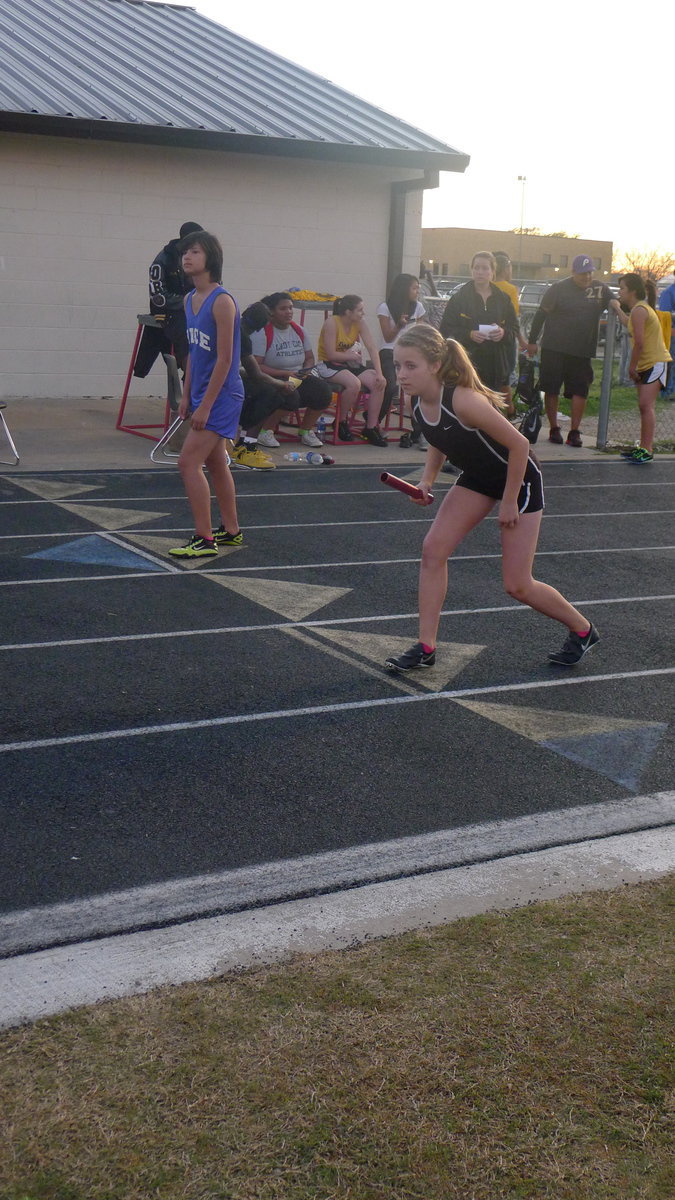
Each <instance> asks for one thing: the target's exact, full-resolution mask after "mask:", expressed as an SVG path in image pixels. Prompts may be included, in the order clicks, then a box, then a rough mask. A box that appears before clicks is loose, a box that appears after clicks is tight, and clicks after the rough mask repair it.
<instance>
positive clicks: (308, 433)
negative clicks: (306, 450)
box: [300, 429, 323, 448]
mask: <svg viewBox="0 0 675 1200" xmlns="http://www.w3.org/2000/svg"><path fill="white" fill-rule="evenodd" d="M300 441H301V442H302V444H303V446H313V447H314V448H316V447H317V446H323V442H322V441H321V438H320V437H317V436H316V434H315V432H314V430H313V429H307V430H305V432H304V433H302V434H301V435H300Z"/></svg>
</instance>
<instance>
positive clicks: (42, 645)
mask: <svg viewBox="0 0 675 1200" xmlns="http://www.w3.org/2000/svg"><path fill="white" fill-rule="evenodd" d="M139 578H144V577H143V576H139ZM154 578H157V577H156V576H154ZM656 600H675V592H673V593H669V594H667V595H662V596H615V597H611V598H608V597H602V598H601V599H600V600H571V601H570V603H571V604H574V605H578V606H579V608H590V607H592V606H595V607H597V606H602V605H605V604H645V603H647V602H649V603H651V602H652V601H656ZM531 611H532V610H531V609H529V608H528V607H527V606H526V605H523V604H493V605H490V606H486V607H483V608H444V609H443V610H442V612H441V616H442V617H473V616H484V615H485V614H489V613H499V614H502V613H528V612H531ZM417 617H418V613H417V612H406V613H378V614H377V615H376V616H372V615H371V616H369V617H330V618H326V619H325V620H316V621H277V622H275V623H274V624H265V625H218V626H215V627H211V628H209V629H170V630H166V631H164V632H162V633H118V634H111V635H109V636H108V637H91V638H64V639H62V640H60V641H51V642H7V643H5V645H0V651H2V650H47V649H50V648H58V647H60V646H105V645H107V644H108V643H110V642H151V641H161V640H162V639H163V638H179V637H215V636H220V635H221V634H227V633H268V632H270V631H272V630H275V629H281V630H285V629H313V628H319V629H320V628H321V626H323V625H338V626H339V625H367V624H370V623H371V622H377V623H381V622H383V621H416V620H417Z"/></svg>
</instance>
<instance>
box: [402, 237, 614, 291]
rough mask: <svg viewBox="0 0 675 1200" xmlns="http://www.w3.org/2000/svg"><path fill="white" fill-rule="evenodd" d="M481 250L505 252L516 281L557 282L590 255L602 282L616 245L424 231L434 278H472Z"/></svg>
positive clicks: (584, 240)
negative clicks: (578, 259)
mask: <svg viewBox="0 0 675 1200" xmlns="http://www.w3.org/2000/svg"><path fill="white" fill-rule="evenodd" d="M477 250H505V251H506V253H507V254H508V255H509V256H510V258H511V262H512V263H513V277H514V279H541V280H544V281H548V282H554V281H555V280H556V279H562V278H563V277H564V276H565V275H569V274H570V272H571V268H572V261H573V259H574V258H576V256H577V254H587V255H588V256H589V258H592V259H593V266H594V268H595V271H596V274H597V275H598V277H599V278H605V277H606V276H607V277H608V276H609V275H611V271H612V253H613V245H612V242H598V241H593V240H591V239H589V238H572V237H558V236H555V235H547V234H538V233H522V234H521V233H520V232H519V231H518V232H514V231H513V230H511V229H452V228H448V227H446V228H435V229H423V230H422V261H423V262H425V263H426V264H427V266H429V267H430V269H431V271H432V272H433V274H434V275H457V276H468V275H469V274H470V264H471V259H472V257H473V255H474V254H475V253H476V251H477Z"/></svg>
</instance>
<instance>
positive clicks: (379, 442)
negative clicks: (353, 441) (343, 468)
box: [361, 425, 389, 446]
mask: <svg viewBox="0 0 675 1200" xmlns="http://www.w3.org/2000/svg"><path fill="white" fill-rule="evenodd" d="M361 437H362V438H364V440H365V441H366V442H370V444H371V446H388V445H389V442H388V441H387V439H386V437H383V436H382V433H381V432H380V430H379V429H378V428H377V425H373V428H372V429H369V428H368V426H367V425H366V427H365V428H364V430H363V432H362V434H361Z"/></svg>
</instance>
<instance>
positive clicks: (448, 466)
mask: <svg viewBox="0 0 675 1200" xmlns="http://www.w3.org/2000/svg"><path fill="white" fill-rule="evenodd" d="M441 472H442V474H443V475H459V471H458V470H457V467H453V465H452V463H451V462H448V460H447V458H446V460H445V462H444V463H443V466H442V467H441Z"/></svg>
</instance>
